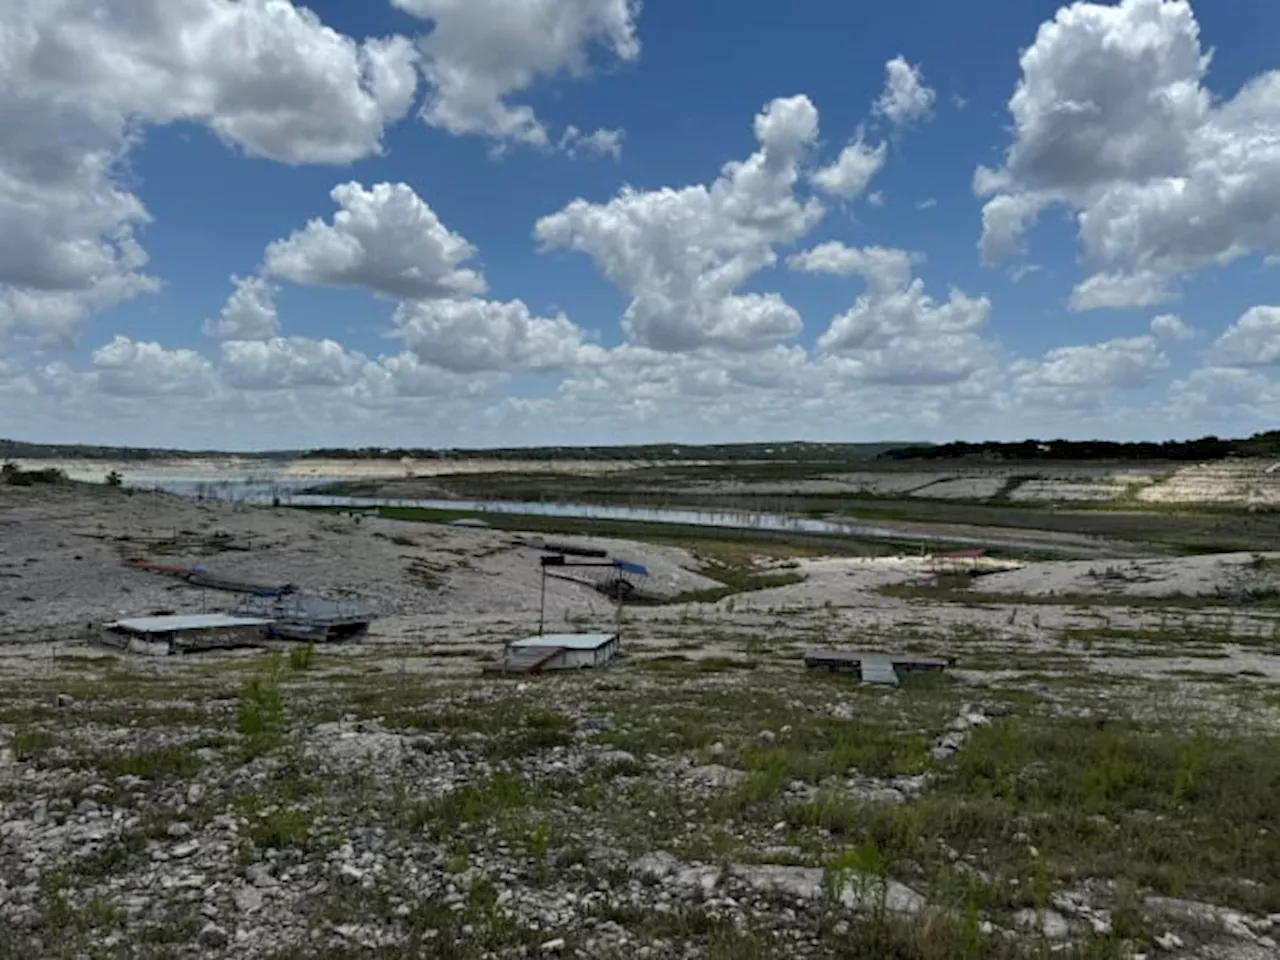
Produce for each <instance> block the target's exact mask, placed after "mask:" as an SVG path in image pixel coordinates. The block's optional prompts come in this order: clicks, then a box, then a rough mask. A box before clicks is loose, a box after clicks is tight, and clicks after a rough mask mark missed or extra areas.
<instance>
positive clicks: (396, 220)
mask: <svg viewBox="0 0 1280 960" xmlns="http://www.w3.org/2000/svg"><path fill="white" fill-rule="evenodd" d="M331 196H332V197H333V201H334V203H336V204H337V205H338V207H339V210H338V212H337V213H336V214H335V215H334V218H333V222H332V223H326V222H325V221H323V220H319V219H316V220H312V221H311V222H310V223H308V224H307V225H306V227H304V228H303V229H301V230H299V231H297V232H296V233H294V234H293V235H292V236H291V237H289V238H288V239H285V240H277V241H276V242H274V243H272V244H271V245H270V246H269V247H267V252H266V259H265V262H264V266H263V271H264V273H266V274H268V275H270V276H274V277H281V278H283V279H286V280H291V281H293V282H294V283H298V284H303V285H308V286H328V287H363V288H365V289H368V290H372V291H374V292H376V293H381V294H385V295H386V296H389V297H404V298H424V297H445V296H455V295H460V294H474V293H482V292H484V289H485V281H484V277H483V276H482V275H481V274H480V273H479V272H478V271H477V270H475V269H472V268H470V267H467V266H465V263H466V262H467V261H468V260H470V259H471V258H472V257H474V256H475V253H476V250H475V248H474V247H473V246H472V245H471V244H470V243H468V242H467V241H466V239H464V238H463V237H461V236H459V235H458V234H456V233H454V232H453V231H451V230H449V228H448V227H446V226H445V225H444V224H443V223H441V222H440V218H439V217H437V216H436V214H435V211H433V210H432V209H431V207H429V206H428V205H427V204H426V203H425V202H424V201H423V200H422V198H421V197H419V196H418V195H417V194H416V193H415V192H414V190H413V188H412V187H410V186H409V185H408V184H405V183H379V184H376V185H375V186H373V187H372V188H369V189H366V188H365V187H363V186H362V185H361V184H359V183H345V184H340V185H339V186H336V187H334V188H333V191H332V194H331Z"/></svg>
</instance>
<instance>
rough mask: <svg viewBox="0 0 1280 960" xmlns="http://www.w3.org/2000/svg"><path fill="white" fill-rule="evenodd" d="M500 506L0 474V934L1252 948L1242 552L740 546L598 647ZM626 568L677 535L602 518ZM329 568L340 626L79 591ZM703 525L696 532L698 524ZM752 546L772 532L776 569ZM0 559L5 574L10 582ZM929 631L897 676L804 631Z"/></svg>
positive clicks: (1271, 700) (186, 597)
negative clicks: (109, 631)
mask: <svg viewBox="0 0 1280 960" xmlns="http://www.w3.org/2000/svg"><path fill="white" fill-rule="evenodd" d="M518 541H519V538H518V537H516V536H514V535H511V534H504V533H497V532H492V531H483V530H479V531H477V530H466V529H457V528H451V527H444V526H434V525H425V524H395V523H391V522H381V521H369V520H364V521H360V522H357V521H355V520H354V519H352V518H339V517H333V516H320V515H309V514H300V513H286V512H275V511H271V510H265V509H264V510H250V509H245V508H236V507H232V506H229V505H224V504H195V503H189V502H186V501H181V500H178V499H176V498H170V497H161V496H151V495H144V494H137V495H133V496H130V495H127V494H124V493H122V492H119V491H106V490H102V491H83V490H70V491H68V490H59V491H52V492H51V491H47V490H46V491H34V492H33V491H26V490H24V491H12V492H10V491H0V551H2V552H0V611H2V612H3V615H2V616H0V624H2V625H3V627H2V629H3V630H4V638H3V639H4V643H3V646H2V647H0V956H23V957H26V956H31V957H81V956H83V957H99V956H102V957H116V956H118V957H237V958H239V957H245V958H286V957H290V958H291V957H396V958H399V957H405V958H408V957H515V956H527V957H535V956H575V957H584V958H585V957H593V958H594V957H617V958H631V957H650V958H660V957H662V958H665V957H690V958H692V957H724V958H727V957H733V958H735V960H740V958H753V957H780V958H781V957H863V958H879V957H903V958H927V960H942V958H951V957H974V958H977V957H1042V956H1043V957H1047V956H1064V957H1081V958H1085V957H1089V958H1112V957H1116V958H1118V957H1133V956H1138V955H1146V956H1148V957H1173V958H1179V957H1185V958H1192V957H1195V958H1211V957H1218V958H1241V960H1243V958H1259V960H1260V958H1264V957H1273V956H1276V955H1277V949H1278V948H1277V946H1276V938H1277V937H1280V833H1277V831H1278V830H1280V823H1277V819H1280V808H1277V805H1276V803H1275V797H1276V796H1280V750H1277V747H1278V746H1280V655H1277V650H1278V644H1277V636H1278V634H1277V619H1276V614H1275V612H1273V611H1272V610H1271V609H1270V608H1269V607H1268V606H1267V605H1266V604H1265V603H1255V604H1252V605H1247V606H1240V605H1235V604H1233V603H1231V602H1230V598H1232V597H1234V596H1237V595H1239V594H1241V593H1242V592H1243V593H1244V594H1248V595H1258V596H1264V595H1265V593H1266V591H1267V590H1268V589H1273V588H1274V586H1275V582H1274V581H1275V571H1276V569H1277V567H1278V566H1280V565H1278V564H1277V562H1276V559H1277V558H1276V557H1274V556H1270V555H1230V556H1221V557H1200V558H1187V559H1177V560H1161V561H1148V560H1141V561H1133V562H1132V563H1130V562H1117V561H1114V560H1105V561H1097V562H1095V563H1092V564H1089V563H1083V562H1067V563H1034V564H1027V565H1025V566H1024V567H1022V568H1021V569H1017V570H1012V571H1009V572H1006V573H998V574H993V575H992V576H991V577H989V578H983V579H981V580H979V581H978V583H977V585H976V587H975V588H974V589H959V590H956V589H951V588H949V587H948V586H947V584H945V583H944V584H939V583H938V582H937V581H936V579H935V578H934V577H933V576H932V575H931V573H930V572H929V570H930V566H929V564H928V563H927V562H926V561H923V560H921V559H920V558H896V559H894V558H889V559H850V558H802V559H799V560H794V559H788V558H778V557H773V558H769V557H768V556H766V555H765V554H767V552H768V550H769V549H770V548H769V547H768V546H762V547H761V550H762V555H761V557H760V559H759V567H760V569H761V570H762V571H766V572H768V571H772V572H776V571H778V570H780V569H785V570H787V571H788V572H792V573H795V574H797V575H800V576H803V578H804V579H803V580H802V582H798V583H794V584H791V585H788V586H783V587H778V588H775V589H769V590H760V591H754V592H747V593H741V594H738V595H735V596H732V597H729V598H726V599H724V600H721V601H719V602H718V603H716V604H677V605H667V606H652V607H642V608H626V609H625V610H624V611H623V613H622V615H621V618H620V619H619V618H618V615H617V612H616V611H615V609H614V608H613V607H612V605H610V604H608V603H607V602H605V601H604V600H603V598H601V597H599V596H598V595H596V594H594V593H592V592H591V591H589V590H587V589H585V588H580V587H577V586H574V585H571V584H564V583H558V584H556V585H554V587H553V588H552V591H551V594H550V603H549V609H550V610H551V612H552V620H553V622H552V624H551V625H552V626H554V627H556V628H558V629H559V628H568V629H583V630H587V629H600V628H617V629H620V630H621V633H622V637H623V644H624V651H625V656H624V657H623V658H622V659H621V660H620V661H619V662H618V663H616V664H614V665H612V666H611V667H609V668H608V669H605V670H600V671H587V672H581V673H574V674H572V675H556V676H545V677H532V678H523V679H513V680H503V679H494V678H488V677H484V676H482V675H481V673H480V670H481V667H482V666H483V665H484V664H485V663H486V662H489V661H491V660H492V658H493V657H495V656H496V655H497V654H498V653H500V652H501V650H502V649H503V646H504V644H505V643H506V642H508V641H510V640H512V639H514V638H517V637H520V636H523V635H526V634H528V633H530V632H531V631H532V629H533V627H534V625H535V624H536V619H537V610H538V600H539V580H538V571H537V565H536V558H537V556H538V555H539V554H538V552H537V551H536V550H534V549H532V548H530V547H528V546H524V545H521V544H520V543H519V542H518ZM609 546H610V547H611V549H613V550H614V551H615V552H616V553H618V554H620V555H621V554H625V555H626V556H628V557H635V558H637V559H640V560H641V561H642V562H645V563H646V564H648V565H649V566H650V568H651V569H652V570H653V572H654V576H653V578H652V579H653V580H654V581H656V582H657V583H658V586H659V588H660V592H665V593H667V594H668V595H674V594H677V593H680V592H683V591H686V590H696V589H699V588H700V587H702V586H704V585H706V584H707V583H708V582H709V581H708V579H707V576H706V574H707V573H713V572H714V569H700V568H701V563H700V558H699V557H697V556H695V555H694V553H691V552H690V551H684V550H673V549H668V548H659V547H654V546H650V545H644V544H622V543H611V544H610V545H609ZM139 552H140V553H141V555H144V556H148V557H153V558H158V559H160V560H161V561H162V562H172V563H175V564H181V563H203V564H204V565H205V566H206V567H207V568H208V569H210V570H212V571H215V572H218V573H223V574H226V575H244V576H251V577H260V578H263V579H264V580H268V581H279V580H288V581H293V582H297V583H298V584H300V585H302V586H306V587H308V588H311V589H321V590H326V591H338V590H347V591H352V592H354V593H357V594H359V595H361V596H363V597H365V598H366V599H367V600H368V601H369V602H371V603H372V604H374V605H375V606H376V607H377V609H378V612H379V614H380V619H379V620H378V621H377V622H376V623H375V625H374V629H373V632H372V634H371V635H370V636H369V637H368V638H366V639H365V640H364V641H363V642H360V643H353V644H349V645H343V646H335V647H322V648H319V649H316V650H310V649H308V648H302V647H294V648H287V647H285V648H281V649H279V650H274V651H256V650H255V651H242V652H233V653H219V654H211V655H201V656H192V657H185V658H182V657H179V658H166V659H144V658H135V657H129V656H125V655H118V654H114V653H109V652H107V651H104V650H102V649H100V648H98V647H97V646H95V645H94V644H93V642H92V634H93V630H92V629H91V626H90V625H91V624H96V623H97V622H98V621H100V620H101V619H104V618H107V617H114V616H119V615H121V614H122V613H130V614H136V613H148V612H152V611H153V610H154V609H174V610H182V611H185V610H191V609H199V605H200V604H201V603H203V604H205V605H207V606H208V607H210V608H213V607H214V606H216V605H217V604H219V603H225V602H226V598H225V597H220V596H217V595H214V594H212V593H210V594H207V595H206V594H205V593H204V592H203V591H193V590H191V588H189V587H187V586H185V585H176V584H175V582H174V581H171V580H166V579H165V578H161V577H157V576H155V575H151V574H142V573H137V572H133V571H128V570H125V569H124V568H123V567H122V566H121V561H122V559H123V558H125V557H128V556H136V555H139ZM701 559H702V560H705V559H706V558H701ZM783 564H786V566H785V567H784V566H783ZM24 598H26V599H24ZM826 645H833V646H856V647H861V648H871V649H879V650H894V651H906V652H911V653H918V654H921V655H939V654H943V655H951V656H955V657H956V658H957V663H956V666H955V668H954V669H952V670H949V671H947V672H946V673H945V674H943V675H942V676H933V677H910V678H907V680H906V682H905V683H904V684H903V686H902V687H900V688H898V689H883V688H868V687H864V686H862V685H860V684H859V683H858V682H857V679H856V678H854V677H848V676H828V675H825V674H815V673H811V672H808V671H806V670H805V669H804V667H803V663H802V656H803V652H804V651H805V649H807V648H809V647H811V646H826Z"/></svg>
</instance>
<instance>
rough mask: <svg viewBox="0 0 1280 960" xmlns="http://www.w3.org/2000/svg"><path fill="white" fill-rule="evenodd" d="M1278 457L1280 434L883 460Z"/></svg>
mask: <svg viewBox="0 0 1280 960" xmlns="http://www.w3.org/2000/svg"><path fill="white" fill-rule="evenodd" d="M1275 456H1280V430H1270V431H1267V432H1265V433H1255V434H1254V435H1253V436H1252V437H1249V438H1247V439H1243V440H1224V439H1221V438H1219V437H1201V438H1199V439H1197V440H1168V441H1165V442H1163V443H1153V442H1145V441H1132V442H1123V441H1113V440H1021V441H1017V442H1012V443H1005V442H998V441H989V442H984V443H966V442H964V441H956V442H953V443H942V444H920V445H916V446H909V447H900V448H898V449H895V450H888V451H886V452H885V453H883V454H881V455H880V459H882V460H975V459H976V460H1174V461H1199V460H1225V459H1226V458H1228V457H1275Z"/></svg>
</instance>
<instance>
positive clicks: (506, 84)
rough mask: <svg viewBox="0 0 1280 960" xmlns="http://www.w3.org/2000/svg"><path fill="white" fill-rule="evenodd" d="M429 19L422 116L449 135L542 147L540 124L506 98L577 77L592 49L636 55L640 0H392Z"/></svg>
mask: <svg viewBox="0 0 1280 960" xmlns="http://www.w3.org/2000/svg"><path fill="white" fill-rule="evenodd" d="M392 2H393V3H394V4H395V6H397V7H399V8H400V9H401V10H404V11H406V12H407V13H411V14H413V15H415V16H417V17H421V18H423V19H426V20H430V21H431V22H432V24H433V26H432V29H431V32H430V33H428V34H427V35H426V36H425V37H424V38H423V39H422V40H421V42H420V44H419V46H420V48H421V51H422V55H423V71H424V73H425V74H426V79H427V83H428V86H429V88H430V90H429V94H428V98H427V103H426V105H425V106H424V107H423V110H422V116H423V119H424V120H426V122H427V123H429V124H430V125H432V126H434V127H439V128H441V129H443V130H447V131H448V132H450V133H453V134H478V135H481V136H485V137H491V138H494V139H496V140H502V141H513V142H522V143H526V144H531V145H533V146H539V147H543V146H547V145H548V144H549V143H550V142H551V141H550V137H549V135H548V133H547V129H546V127H545V126H544V125H543V123H542V121H541V120H539V119H538V117H537V115H536V113H535V112H534V110H533V108H532V107H530V106H528V105H527V104H521V103H512V102H511V101H510V99H509V98H510V97H512V96H513V95H515V94H519V93H523V92H525V91H527V90H528V89H529V88H530V87H531V86H533V84H534V83H535V82H536V81H538V80H540V79H549V78H555V77H557V76H561V75H567V76H573V77H580V76H583V75H584V74H585V73H587V71H588V70H589V68H590V65H591V53H592V52H593V51H594V50H597V49H598V50H601V51H603V52H604V53H606V54H607V55H609V56H611V57H613V58H616V59H617V60H619V61H632V60H635V59H637V58H638V57H639V56H640V40H639V38H638V36H637V33H636V24H637V20H638V18H639V15H640V3H639V0H392Z"/></svg>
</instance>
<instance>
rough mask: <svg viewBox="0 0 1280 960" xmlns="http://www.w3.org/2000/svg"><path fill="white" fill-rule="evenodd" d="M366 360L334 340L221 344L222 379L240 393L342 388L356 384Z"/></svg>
mask: <svg viewBox="0 0 1280 960" xmlns="http://www.w3.org/2000/svg"><path fill="white" fill-rule="evenodd" d="M368 363H369V361H368V359H367V358H365V357H364V355H363V354H360V353H357V352H355V351H351V350H348V349H347V348H346V347H344V346H343V345H342V344H340V343H338V342H336V341H334V340H328V339H325V340H313V339H310V338H307V337H273V338H272V339H270V340H227V341H224V342H223V344H222V362H221V364H220V367H219V369H220V371H221V374H222V378H223V380H224V381H225V382H226V383H227V384H228V385H229V386H232V387H235V388H237V389H240V390H286V389H294V388H299V387H342V386H348V385H351V384H353V383H355V382H356V381H357V380H358V379H359V377H360V376H361V374H362V373H363V371H364V369H365V367H366V366H367V365H368Z"/></svg>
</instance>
